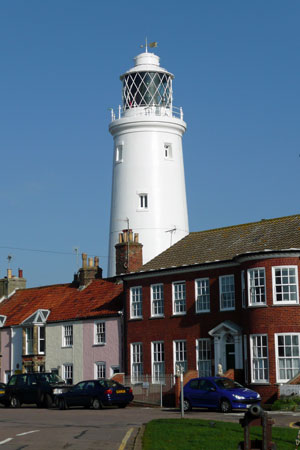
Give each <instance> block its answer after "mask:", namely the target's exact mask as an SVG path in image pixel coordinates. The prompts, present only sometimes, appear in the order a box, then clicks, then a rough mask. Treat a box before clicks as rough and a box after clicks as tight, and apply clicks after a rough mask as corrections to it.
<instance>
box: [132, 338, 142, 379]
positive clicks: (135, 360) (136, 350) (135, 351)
mask: <svg viewBox="0 0 300 450" xmlns="http://www.w3.org/2000/svg"><path fill="white" fill-rule="evenodd" d="M130 373H131V383H140V382H141V381H142V378H143V344H142V342H133V343H132V344H130Z"/></svg>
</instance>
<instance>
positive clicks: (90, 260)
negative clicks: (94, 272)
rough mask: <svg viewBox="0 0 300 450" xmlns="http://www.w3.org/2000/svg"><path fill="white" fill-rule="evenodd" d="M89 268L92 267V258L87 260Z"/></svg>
mask: <svg viewBox="0 0 300 450" xmlns="http://www.w3.org/2000/svg"><path fill="white" fill-rule="evenodd" d="M89 267H93V258H89Z"/></svg>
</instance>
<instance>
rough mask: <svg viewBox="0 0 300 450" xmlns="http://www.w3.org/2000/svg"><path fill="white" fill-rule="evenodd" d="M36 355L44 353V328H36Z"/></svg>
mask: <svg viewBox="0 0 300 450" xmlns="http://www.w3.org/2000/svg"><path fill="white" fill-rule="evenodd" d="M38 353H39V354H41V355H44V353H45V327H38Z"/></svg>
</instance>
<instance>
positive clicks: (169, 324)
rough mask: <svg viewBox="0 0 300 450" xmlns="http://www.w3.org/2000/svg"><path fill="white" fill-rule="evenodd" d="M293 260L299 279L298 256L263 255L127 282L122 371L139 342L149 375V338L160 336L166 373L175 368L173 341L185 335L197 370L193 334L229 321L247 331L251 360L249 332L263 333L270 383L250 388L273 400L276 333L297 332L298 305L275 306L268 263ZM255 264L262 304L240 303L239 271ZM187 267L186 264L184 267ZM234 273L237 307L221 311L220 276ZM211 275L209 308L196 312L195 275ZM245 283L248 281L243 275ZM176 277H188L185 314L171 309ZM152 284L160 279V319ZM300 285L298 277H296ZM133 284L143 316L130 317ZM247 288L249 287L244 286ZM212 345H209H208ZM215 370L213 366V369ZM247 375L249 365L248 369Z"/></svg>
mask: <svg viewBox="0 0 300 450" xmlns="http://www.w3.org/2000/svg"><path fill="white" fill-rule="evenodd" d="M281 265H297V266H298V278H299V272H300V269H299V258H298V257H284V258H272V259H264V260H260V261H255V260H254V261H246V262H243V263H242V264H236V265H235V266H231V267H224V268H218V269H209V268H207V270H201V271H194V272H183V271H181V270H178V271H174V273H173V274H172V275H170V274H168V275H163V273H162V272H161V273H160V274H159V276H158V277H147V278H146V277H145V278H141V279H138V280H133V281H130V282H128V281H127V282H126V287H125V289H126V314H125V317H126V335H127V348H126V371H127V373H130V344H131V343H133V342H141V343H143V370H144V373H145V374H151V342H153V341H164V345H165V349H164V350H165V372H166V373H174V367H173V341H174V340H186V343H187V359H188V370H196V369H197V367H196V339H199V338H208V337H210V336H209V334H208V332H209V331H210V330H211V329H213V328H214V327H216V326H217V325H219V324H220V323H222V322H224V321H227V320H230V321H232V322H234V323H235V324H237V325H239V326H240V327H241V328H242V335H246V336H247V354H248V360H250V346H249V335H251V334H267V335H268V346H269V369H270V370H269V381H270V384H269V385H265V384H264V385H263V384H255V385H254V386H253V388H254V389H255V390H257V391H258V392H260V393H263V395H264V397H266V398H268V399H271V398H274V397H276V396H277V392H278V389H277V385H276V364H275V342H274V334H275V333H282V332H297V333H299V332H300V306H299V305H287V306H281V305H274V304H273V291H272V289H273V288H272V266H281ZM254 267H265V273H266V298H267V305H266V306H258V307H247V308H243V307H242V290H241V271H242V270H244V271H245V275H246V274H247V269H249V268H254ZM185 270H186V269H185ZM230 274H234V276H235V293H236V296H235V297H236V299H235V302H236V308H235V310H234V311H220V306H219V277H220V276H222V275H230ZM205 277H209V280H210V281H209V282H210V302H211V309H210V312H209V313H202V314H196V313H195V279H197V278H205ZM245 278H246V283H247V277H245ZM175 281H185V282H186V314H185V315H181V316H179V315H173V313H172V283H173V282H175ZM155 283H163V284H164V305H165V311H164V318H152V317H151V298H150V291H151V290H150V286H151V284H155ZM299 285H300V280H299ZM131 286H142V294H143V319H141V320H134V319H133V320H130V319H129V311H130V292H129V289H130V287H131ZM246 290H247V286H246ZM212 349H213V345H212ZM213 373H214V368H213ZM245 375H246V376H247V377H248V379H249V380H251V376H250V375H251V374H250V364H249V370H248V374H245Z"/></svg>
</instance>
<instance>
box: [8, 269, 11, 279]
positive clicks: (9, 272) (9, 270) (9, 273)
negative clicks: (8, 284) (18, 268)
mask: <svg viewBox="0 0 300 450" xmlns="http://www.w3.org/2000/svg"><path fill="white" fill-rule="evenodd" d="M11 277H12V270H11V269H7V278H11Z"/></svg>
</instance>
